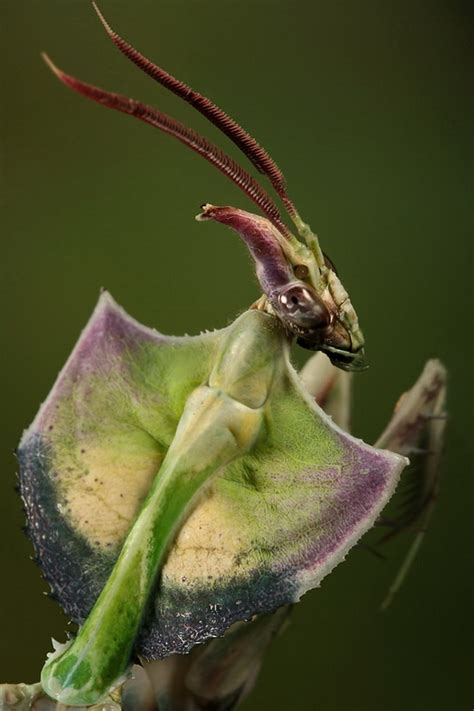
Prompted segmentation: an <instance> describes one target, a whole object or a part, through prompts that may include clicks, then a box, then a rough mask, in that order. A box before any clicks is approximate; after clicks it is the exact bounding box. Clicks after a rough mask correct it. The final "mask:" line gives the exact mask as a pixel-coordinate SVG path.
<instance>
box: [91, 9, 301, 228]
mask: <svg viewBox="0 0 474 711" xmlns="http://www.w3.org/2000/svg"><path fill="white" fill-rule="evenodd" d="M92 5H93V7H94V10H95V11H96V13H97V15H98V17H99V19H100V21H101V23H102V25H103V26H104V29H105V31H106V33H107V34H108V36H109V37H110V39H111V40H112V42H113V43H114V45H115V46H116V47H117V48H118V49H119V50H120V52H121V53H122V54H123V55H124V56H125V57H127V59H129V60H130V61H132V62H133V63H134V64H135V65H136V66H137V67H138V68H139V69H141V70H142V71H143V72H145V73H146V74H148V76H150V77H151V78H152V79H154V80H155V81H157V82H158V83H160V84H161V85H162V86H164V87H165V88H166V89H169V90H170V91H172V92H173V94H176V96H179V97H180V98H181V99H184V101H186V102H187V103H188V104H190V105H191V106H193V107H194V108H195V109H197V111H199V112H200V113H201V114H202V115H203V116H205V117H206V118H207V119H208V120H209V121H210V122H211V123H213V124H214V126H216V127H217V128H218V129H219V130H220V131H222V133H223V134H224V135H226V136H227V137H228V138H230V140H231V141H232V142H233V143H235V145H236V146H237V147H238V148H240V150H241V151H242V152H243V153H244V154H245V155H246V156H247V158H248V159H249V160H250V161H251V162H252V163H253V165H254V166H255V167H256V169H257V170H258V171H259V172H260V173H262V174H263V175H266V176H267V178H268V179H269V180H270V183H271V184H272V186H273V188H274V190H275V191H276V193H277V195H278V196H279V197H280V199H281V200H282V202H283V204H284V206H285V209H286V211H287V212H288V214H289V216H290V217H291V219H292V220H293V221H294V223H295V225H296V226H297V227H298V230H300V227H301V225H302V224H303V223H302V220H301V218H300V217H299V215H298V212H297V210H296V207H295V205H294V203H293V202H292V200H291V199H290V198H289V197H288V194H287V192H286V181H285V176H284V175H283V173H282V171H281V170H280V168H279V167H278V165H277V164H276V163H275V161H274V160H273V158H272V157H271V156H270V155H269V154H268V153H267V151H266V150H265V149H264V148H263V147H262V146H261V145H260V144H259V143H257V141H256V140H255V139H254V138H253V137H252V136H251V135H250V134H249V133H247V131H245V130H244V129H243V128H242V126H240V125H239V124H238V123H237V122H236V121H235V120H234V119H233V118H232V117H231V116H229V115H228V114H226V113H225V111H223V110H222V109H220V108H219V107H218V106H216V104H214V103H213V102H212V101H211V100H210V99H208V98H207V97H206V96H203V95H202V94H200V93H199V92H197V91H194V89H192V88H191V87H190V86H188V85H187V84H185V83H184V82H182V81H180V80H179V79H176V77H174V76H172V75H171V74H169V73H168V72H167V71H165V70H164V69H162V68H161V67H159V66H158V65H156V64H154V63H153V62H152V61H151V60H149V59H147V57H145V56H144V55H143V54H141V53H140V52H139V51H138V50H136V49H135V48H134V47H132V45H131V44H129V43H128V42H127V41H126V40H124V39H123V38H122V37H121V36H120V35H119V34H117V32H115V30H113V29H112V28H111V27H110V25H109V23H108V22H107V20H106V19H105V17H104V16H103V14H102V12H101V11H100V10H99V8H98V6H97V4H96V3H95V2H93V3H92Z"/></svg>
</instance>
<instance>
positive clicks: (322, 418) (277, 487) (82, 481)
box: [18, 5, 444, 708]
mask: <svg viewBox="0 0 474 711" xmlns="http://www.w3.org/2000/svg"><path fill="white" fill-rule="evenodd" d="M94 7H95V10H96V12H97V14H98V17H99V19H100V20H101V22H102V24H103V27H104V29H105V31H106V34H107V35H108V37H109V38H110V39H111V40H112V42H113V44H114V45H115V46H116V47H117V48H118V49H119V50H120V52H121V53H122V54H123V55H124V56H125V57H126V58H127V59H129V60H131V61H132V62H133V63H134V64H135V65H136V66H137V67H139V68H140V69H141V70H143V71H144V72H145V73H147V74H148V75H149V76H150V77H151V78H152V79H154V80H156V81H157V82H158V83H159V84H161V85H162V86H164V87H165V88H167V89H169V90H170V91H172V92H173V93H175V94H176V95H177V96H178V97H181V98H183V99H184V100H185V101H186V102H187V103H189V104H190V105H191V106H193V107H194V108H196V109H197V110H198V111H199V112H200V113H201V114H202V115H203V116H204V117H206V118H207V119H209V120H210V121H211V122H212V123H213V124H214V125H215V126H217V128H219V129H220V130H221V132H222V133H223V134H224V135H225V136H226V137H227V138H229V139H230V140H231V141H233V142H234V144H235V145H236V146H237V147H238V148H239V149H240V150H241V152H242V153H243V154H244V156H245V157H246V158H247V159H249V160H250V162H251V163H252V164H253V166H254V168H256V170H257V171H258V172H259V173H260V174H261V175H262V176H263V177H264V178H266V179H267V180H268V181H269V184H270V187H271V189H272V190H273V191H274V193H275V199H277V200H279V201H280V202H281V204H282V206H283V210H284V216H282V214H281V212H280V210H279V208H278V207H277V204H276V202H275V199H274V198H273V197H271V196H270V194H269V193H268V192H267V191H266V190H265V189H264V188H263V187H262V186H261V185H260V184H259V182H257V180H255V178H253V177H252V176H251V175H250V174H249V173H248V172H247V171H246V170H244V169H243V168H242V167H241V166H240V165H239V164H238V163H236V162H235V161H234V160H233V159H232V158H230V157H229V156H228V155H227V154H226V153H224V152H223V151H222V150H221V149H220V148H218V147H217V146H214V145H213V144H212V143H210V142H209V141H208V140H207V139H205V138H204V137H202V136H201V135H200V134H198V133H197V132H195V131H194V130H192V129H189V128H187V127H186V126H184V125H183V124H182V123H180V122H179V121H177V120H175V119H174V118H171V117H170V116H167V115H166V114H164V113H162V112H161V111H159V110H158V109H155V108H153V107H150V106H147V105H144V104H143V103H141V102H139V101H136V100H133V99H130V98H127V97H124V96H121V95H119V94H114V93H111V92H108V91H105V90H103V89H99V88H98V87H95V86H92V85H90V84H87V83H85V82H83V81H81V80H79V79H76V78H74V77H72V76H69V75H68V74H66V73H64V72H63V71H62V70H60V69H59V68H57V67H56V66H55V64H53V62H52V61H51V59H49V57H47V56H46V55H45V56H44V58H45V61H46V62H47V64H48V66H49V67H50V69H51V70H52V71H53V73H54V74H55V75H56V77H57V78H58V79H59V80H60V81H61V82H62V83H63V84H65V85H66V86H67V87H69V88H71V89H73V90H74V91H76V92H77V93H79V94H81V95H82V96H85V97H87V98H89V99H92V100H94V101H96V102H98V103H100V104H101V105H103V106H106V107H108V108H112V109H115V110H118V111H120V112H122V113H125V114H128V115H131V116H134V117H135V118H138V119H140V120H141V121H143V122H145V123H147V124H149V125H151V126H153V127H155V128H158V129H160V130H161V131H163V132H164V133H166V134H168V135H171V136H173V137H174V138H176V139H177V140H178V141H180V142H181V143H183V144H184V145H185V146H187V147H188V148H190V149H192V150H193V151H195V152H196V153H197V154H199V155H201V156H202V157H203V158H205V159H206V160H207V161H209V162H210V163H211V164H212V165H214V166H215V167H216V168H217V169H218V170H220V171H221V172H222V173H223V174H224V175H226V176H227V177H228V178H230V180H231V181H232V182H233V183H235V184H236V185H237V186H238V187H239V188H240V189H241V190H242V191H243V192H244V193H245V194H246V195H247V197H248V198H250V199H251V200H252V201H253V202H254V203H255V205H256V206H257V207H258V209H259V210H260V212H261V213H262V214H261V215H256V214H252V213H250V212H247V211H245V210H242V209H239V208H234V207H230V206H215V205H212V204H205V205H203V206H202V208H201V212H200V213H199V215H198V216H197V219H198V220H199V221H200V222H206V221H215V222H218V223H221V224H222V225H223V226H224V227H227V228H230V229H231V230H232V231H234V232H235V233H237V235H238V236H239V237H240V238H241V239H242V241H243V242H244V244H245V245H246V246H247V248H248V250H249V252H250V255H251V257H252V259H253V262H254V264H255V271H256V276H257V280H258V283H259V286H260V288H261V292H262V295H261V296H260V298H258V299H257V301H256V302H255V303H254V304H252V305H251V307H250V308H249V309H247V310H245V311H244V312H243V313H242V314H241V315H240V316H238V318H236V320H235V321H233V322H232V323H231V324H230V325H229V326H227V327H226V328H223V329H221V330H218V331H214V332H211V333H202V334H201V335H199V336H194V337H170V336H165V335H162V334H160V333H158V332H156V331H154V330H153V329H150V328H147V327H145V326H143V325H141V324H139V323H138V322H137V321H135V320H134V319H133V318H132V317H130V316H129V315H128V314H127V313H126V312H125V311H124V310H123V309H122V308H121V307H120V306H119V305H118V304H116V302H115V301H114V300H113V299H112V297H111V296H110V295H109V294H108V293H106V292H104V293H103V294H102V295H101V297H100V300H99V303H98V305H97V308H96V310H95V311H94V313H93V315H92V318H91V320H90V321H89V323H88V325H87V326H86V328H85V330H84V332H83V334H82V335H81V337H80V339H79V342H78V343H77V345H76V347H75V349H74V351H73V353H72V354H71V356H70V358H69V360H68V361H67V363H66V365H65V367H64V369H63V370H62V372H61V373H60V375H59V377H58V380H57V382H56V384H55V385H54V387H53V389H52V391H51V393H50V395H49V396H48V398H47V400H46V401H45V403H44V404H43V406H42V407H41V409H40V411H39V413H38V415H37V417H36V419H35V420H34V422H33V424H32V425H31V426H30V428H29V429H28V430H27V431H26V432H25V433H24V436H23V438H22V441H21V443H20V447H19V450H18V458H19V463H20V489H21V494H22V497H23V500H24V503H25V508H26V512H27V517H28V527H29V532H30V536H31V538H32V540H33V543H34V546H35V549H36V554H37V557H38V560H39V563H40V565H41V568H42V570H43V572H44V575H45V577H46V579H47V580H48V582H49V583H50V586H51V589H52V593H53V595H54V596H55V597H56V598H57V599H58V601H59V603H60V604H61V606H62V607H63V608H64V609H65V611H66V612H67V614H68V615H70V617H71V618H72V619H73V620H74V621H76V622H77V623H79V624H80V628H79V631H78V634H77V636H76V637H75V638H74V639H73V640H70V641H69V642H67V643H66V644H65V645H60V646H58V648H57V649H56V650H55V651H54V653H53V654H51V655H50V656H49V657H48V659H47V661H46V664H45V666H44V668H43V670H42V673H41V689H42V691H43V692H44V693H45V694H47V696H49V697H50V698H51V699H54V700H56V701H57V702H59V703H61V704H65V705H69V706H88V705H94V704H100V703H103V702H105V701H106V700H107V699H109V698H110V694H113V693H114V692H115V691H116V690H117V689H120V688H121V687H122V685H123V683H124V681H125V679H126V678H127V674H128V673H129V670H130V668H131V665H132V663H133V660H134V659H135V657H136V656H137V655H138V656H139V657H140V658H142V659H145V660H160V659H164V658H166V657H168V656H169V655H176V654H178V655H183V654H186V653H189V652H191V650H193V649H194V648H195V646H196V645H199V644H203V643H205V642H209V640H212V639H214V638H216V637H220V636H222V635H223V634H224V633H225V632H226V631H227V630H228V629H229V628H230V627H231V626H232V625H234V624H237V623H240V622H242V621H247V620H252V619H253V620H255V619H257V620H258V619H264V618H263V617H262V616H265V615H268V614H270V613H272V612H274V611H275V610H277V609H281V608H284V607H285V606H289V605H292V604H293V603H295V602H297V601H298V600H299V599H300V597H301V596H302V595H303V594H304V593H305V592H306V591H308V590H310V589H312V588H315V587H317V586H318V585H319V584H320V582H321V580H322V579H323V578H324V577H325V576H326V575H327V574H328V573H329V572H331V570H332V569H333V568H334V566H335V565H337V564H338V563H339V562H340V561H342V560H343V559H344V557H345V556H346V554H347V553H348V551H349V550H350V549H351V548H352V547H353V546H354V545H355V544H356V543H357V542H358V540H359V539H360V537H361V536H362V535H363V534H364V533H365V532H366V531H367V530H368V529H369V528H371V527H372V526H373V525H374V523H376V522H377V521H378V520H379V519H380V516H381V512H382V510H383V508H384V507H385V505H386V504H387V502H388V500H389V499H390V497H391V495H392V493H393V492H394V490H395V487H396V485H397V483H398V480H399V476H400V474H401V472H402V470H403V469H404V467H406V466H407V464H408V459H407V457H406V454H407V453H408V450H409V447H412V446H414V443H415V444H416V442H417V441H418V437H419V436H420V432H421V431H422V430H423V431H424V429H423V428H424V427H425V426H426V423H427V422H428V420H429V417H430V416H431V414H432V412H433V408H434V405H436V408H437V410H436V412H437V411H438V410H439V408H440V407H442V392H443V383H444V371H443V370H442V367H441V366H437V365H432V366H431V369H430V370H429V371H428V373H427V374H426V373H425V375H424V380H422V385H423V386H422V387H421V386H420V387H419V388H418V391H417V393H418V394H417V398H416V399H415V405H416V407H415V410H416V413H415V414H416V417H418V416H420V417H421V419H420V421H419V424H418V425H417V426H415V425H413V427H412V429H410V428H409V427H408V425H410V424H413V417H414V405H413V402H412V401H409V406H406V407H405V408H404V409H403V411H402V416H401V417H399V419H398V420H395V423H394V424H393V428H394V429H393V428H392V430H390V431H389V432H388V434H386V437H385V440H383V438H382V442H381V443H380V447H383V448H380V447H372V446H370V445H367V444H365V443H363V442H361V441H360V440H358V439H356V438H354V437H352V436H351V435H350V434H348V433H347V432H346V431H344V430H343V429H342V428H341V427H339V426H338V425H337V424H336V423H335V422H334V421H333V420H332V419H331V418H330V417H329V416H328V415H327V414H326V413H325V412H324V411H323V409H322V408H321V407H320V404H327V400H328V398H329V394H330V392H331V393H334V392H335V389H334V388H335V384H336V381H337V382H338V383H341V382H344V381H343V380H341V378H348V377H350V376H349V372H353V371H359V370H362V369H363V368H364V367H365V360H364V337H363V334H362V331H361V328H360V326H359V322H358V317H357V314H356V311H355V309H354V307H353V305H352V303H351V300H350V298H349V295H348V293H347V291H346V290H345V288H344V286H343V284H342V282H341V280H340V278H339V276H338V274H337V271H336V269H335V267H334V265H333V264H332V262H331V261H330V259H329V258H328V257H327V255H325V253H324V252H323V251H322V249H321V247H320V244H319V240H318V238H317V236H316V235H315V233H314V232H313V231H312V230H311V228H310V227H309V225H308V224H307V223H306V222H304V221H303V219H302V218H301V216H300V215H299V213H298V211H297V209H296V207H295V205H294V203H293V201H292V200H291V198H290V197H289V195H288V192H287V189H286V184H285V179H284V176H283V174H282V172H281V170H280V169H279V168H278V166H277V165H276V163H275V162H274V161H273V159H272V158H271V157H270V156H269V154H268V153H267V152H266V151H265V149H264V148H262V146H260V145H259V144H258V143H257V142H256V141H255V139H253V138H252V137H251V136H250V135H249V134H248V133H247V132H246V131H244V129H243V128H241V127H240V126H239V125H238V124H237V123H236V122H235V121H234V120H233V119H232V118H230V117H229V116H228V115H227V114H226V113H225V112H223V111H222V110H221V109H220V108H218V107H217V106H216V105H215V104H214V103H212V102H211V101H210V100H209V99H207V98H206V97H204V96H203V95H201V94H199V93H198V92H196V91H194V90H193V89H191V88H190V87H188V86H187V85H186V84H184V83H183V82H181V81H179V80H178V79H176V78H174V77H173V76H171V75H170V74H169V73H167V72H166V71H165V70H163V69H162V68H161V67H159V66H157V65H156V64H154V63H153V62H151V61H150V60H149V59H147V58H146V57H144V56H143V55H142V54H141V53H140V52H138V51H137V50H136V49H134V48H133V47H132V46H131V45H130V44H128V42H126V41H125V40H124V39H123V38H122V37H120V36H119V35H118V34H117V33H116V32H115V31H114V30H112V28H111V27H110V25H109V24H108V22H107V21H106V20H105V18H104V17H103V15H102V14H101V12H100V11H99V9H98V8H97V6H96V5H94ZM287 219H288V220H289V221H290V222H291V224H292V227H291V228H290V227H288V225H287V224H286V220H287ZM295 341H296V343H297V344H298V345H299V346H301V347H303V348H305V349H307V350H309V351H316V352H317V355H315V356H313V358H312V359H311V360H310V362H309V364H308V367H307V370H306V376H305V378H306V379H305V378H303V379H301V378H300V377H299V376H298V375H297V374H296V372H295V371H294V369H293V367H292V366H291V363H290V348H291V346H292V344H293V343H294V342H295ZM321 359H324V360H325V361H326V362H327V359H329V361H330V364H328V365H329V367H330V368H331V370H330V376H328V374H327V371H325V370H324V366H322V365H321ZM335 369H337V371H336V370H335ZM340 371H342V373H340ZM321 372H324V373H325V376H324V378H323V381H321V375H320V374H321ZM315 373H317V374H319V375H318V378H319V380H318V378H316V380H317V384H316V385H315V382H314V377H313V376H314V374H315ZM336 373H337V375H336ZM323 386H324V387H323ZM430 388H431V390H430ZM430 392H431V393H432V395H431V396H430V397H431V399H430V397H428V395H427V393H430ZM433 393H434V394H433ZM318 402H319V403H320V404H318ZM420 402H421V403H422V404H423V407H421V406H420ZM420 408H421V409H420ZM327 409H329V410H330V409H331V408H330V407H328V408H327ZM420 412H421V414H420ZM335 419H337V418H335ZM403 427H405V431H404V430H403ZM407 427H408V430H407ZM401 432H404V435H403V437H402V436H401ZM407 432H408V434H407ZM397 437H398V440H397ZM400 443H403V446H401V444H400ZM407 443H408V444H407ZM391 450H393V451H391ZM431 490H432V489H430V492H431ZM256 616H259V617H256ZM272 619H273V623H274V620H275V618H272ZM252 624H254V622H252ZM224 639H225V638H224ZM236 699H237V697H236ZM176 708H178V707H176ZM227 708H230V707H229V706H228V707H227Z"/></svg>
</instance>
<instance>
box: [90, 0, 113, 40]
mask: <svg viewBox="0 0 474 711" xmlns="http://www.w3.org/2000/svg"><path fill="white" fill-rule="evenodd" d="M92 7H93V8H94V10H95V12H96V15H97V17H98V18H99V20H100V21H101V23H102V25H103V27H104V29H105V31H106V32H107V34H109V35H112V34H113V30H112V28H111V26H110V25H109V23H108V22H107V20H106V19H105V17H104V16H103V14H102V12H101V11H100V10H99V6H98V5H97V3H96V2H94V1H93V2H92Z"/></svg>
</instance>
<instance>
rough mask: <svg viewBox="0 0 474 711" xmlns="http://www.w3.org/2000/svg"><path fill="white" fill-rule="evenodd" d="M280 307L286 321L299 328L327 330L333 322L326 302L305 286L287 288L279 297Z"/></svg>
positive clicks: (298, 285)
mask: <svg viewBox="0 0 474 711" xmlns="http://www.w3.org/2000/svg"><path fill="white" fill-rule="evenodd" d="M278 305H279V307H280V311H281V313H282V315H283V316H284V318H285V320H287V321H289V323H290V325H291V324H292V323H293V324H295V325H296V326H297V327H298V328H303V329H305V330H314V329H320V328H325V327H326V326H328V325H329V323H330V321H331V317H330V314H329V311H328V309H327V307H326V305H325V303H324V301H323V300H322V299H321V298H320V297H319V296H318V295H317V294H316V292H315V291H314V290H313V289H311V288H310V287H308V286H306V285H305V284H290V285H289V286H287V287H286V288H285V289H284V290H283V291H282V292H281V293H280V294H279V296H278Z"/></svg>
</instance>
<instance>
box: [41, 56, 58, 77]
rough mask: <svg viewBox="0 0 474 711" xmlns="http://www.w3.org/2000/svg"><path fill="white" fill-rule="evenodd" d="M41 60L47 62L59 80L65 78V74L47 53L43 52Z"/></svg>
mask: <svg viewBox="0 0 474 711" xmlns="http://www.w3.org/2000/svg"><path fill="white" fill-rule="evenodd" d="M41 58H42V59H43V61H44V62H45V64H46V65H47V66H48V67H49V68H50V69H51V71H52V72H53V74H55V75H56V76H57V77H58V79H62V78H63V73H62V71H61V70H60V69H59V68H58V67H57V66H56V65H55V63H54V62H53V60H52V59H51V58H50V57H49V56H48V55H47V54H46V52H41Z"/></svg>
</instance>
